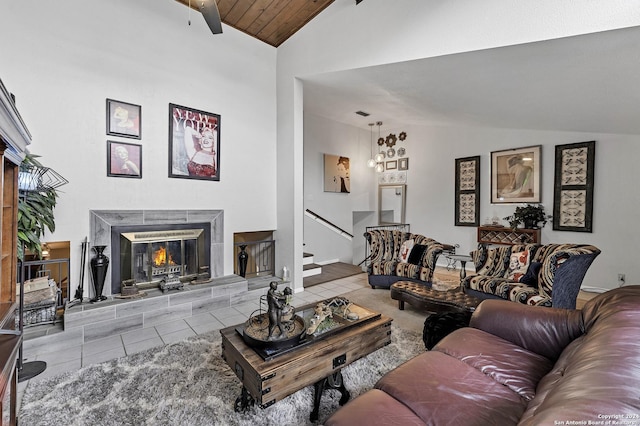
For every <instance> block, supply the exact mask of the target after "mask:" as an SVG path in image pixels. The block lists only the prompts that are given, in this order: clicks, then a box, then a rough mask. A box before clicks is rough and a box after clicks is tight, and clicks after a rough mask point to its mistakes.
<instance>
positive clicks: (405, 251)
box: [398, 239, 415, 263]
mask: <svg viewBox="0 0 640 426" xmlns="http://www.w3.org/2000/svg"><path fill="white" fill-rule="evenodd" d="M414 243H415V241H414V240H413V239H411V240H407V241H405V242H404V243H402V245H401V246H400V254H399V255H398V261H399V262H400V263H407V261H408V260H409V255H410V254H411V249H412V248H413V244H414Z"/></svg>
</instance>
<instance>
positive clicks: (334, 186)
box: [324, 154, 351, 194]
mask: <svg viewBox="0 0 640 426" xmlns="http://www.w3.org/2000/svg"><path fill="white" fill-rule="evenodd" d="M349 176H350V170H349V157H344V156H341V155H331V154H324V192H342V193H346V194H348V193H350V192H351V180H350V179H349Z"/></svg>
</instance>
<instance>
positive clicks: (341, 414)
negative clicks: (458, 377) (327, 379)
mask: <svg viewBox="0 0 640 426" xmlns="http://www.w3.org/2000/svg"><path fill="white" fill-rule="evenodd" d="M346 407H349V409H347V410H338V411H337V412H336V413H335V414H333V415H332V416H331V417H330V418H329V420H327V421H326V422H325V423H324V425H325V426H332V425H349V426H413V425H420V426H424V422H423V421H422V420H421V419H420V418H419V417H418V416H416V414H415V413H414V412H413V411H411V410H410V409H409V408H407V406H406V405H404V404H403V403H402V402H400V401H397V400H396V399H394V398H392V397H390V396H389V395H387V394H386V393H384V392H382V391H380V390H378V389H372V390H370V391H368V392H366V393H364V394H362V395H360V396H359V397H357V398H356V399H354V400H352V401H350V402H348V403H347V405H346Z"/></svg>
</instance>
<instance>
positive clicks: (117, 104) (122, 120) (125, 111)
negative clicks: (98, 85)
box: [107, 99, 142, 139]
mask: <svg viewBox="0 0 640 426" xmlns="http://www.w3.org/2000/svg"><path fill="white" fill-rule="evenodd" d="M107 135H110V136H122V137H124V138H133V139H142V107H141V106H140V105H134V104H130V103H127V102H122V101H115V100H113V99H107Z"/></svg>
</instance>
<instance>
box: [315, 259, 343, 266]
mask: <svg viewBox="0 0 640 426" xmlns="http://www.w3.org/2000/svg"><path fill="white" fill-rule="evenodd" d="M338 262H340V259H331V260H323V261H322V262H316V264H317V265H328V264H330V263H338Z"/></svg>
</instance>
